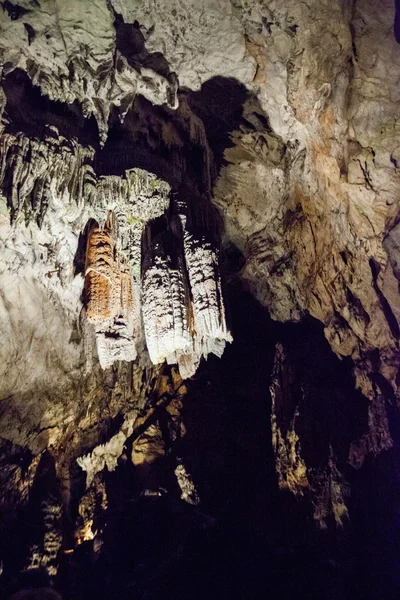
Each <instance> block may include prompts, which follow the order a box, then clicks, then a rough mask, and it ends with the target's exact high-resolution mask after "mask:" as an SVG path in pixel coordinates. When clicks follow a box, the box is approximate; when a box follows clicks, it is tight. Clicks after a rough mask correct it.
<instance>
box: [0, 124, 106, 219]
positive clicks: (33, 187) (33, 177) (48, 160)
mask: <svg viewBox="0 0 400 600" xmlns="http://www.w3.org/2000/svg"><path fill="white" fill-rule="evenodd" d="M50 129H51V128H49V135H48V137H47V138H46V140H44V141H41V140H38V139H35V138H29V137H26V136H25V135H24V134H22V133H18V134H16V135H14V134H10V133H3V134H2V136H1V139H0V186H1V188H2V190H3V193H4V195H5V197H6V199H7V204H8V207H9V209H10V214H11V220H12V221H15V220H16V219H17V217H18V216H19V214H21V213H22V214H23V215H24V217H25V220H26V221H30V220H35V221H37V223H38V224H39V226H41V224H42V223H43V219H44V216H45V214H46V211H47V209H48V206H49V204H50V203H51V198H52V196H55V197H65V195H67V196H68V200H69V199H70V198H71V199H73V200H74V201H75V203H76V204H80V203H83V200H84V199H85V200H87V201H89V202H91V200H92V198H93V195H95V193H96V177H95V174H94V171H93V167H92V163H93V157H94V151H93V149H92V148H89V147H84V146H81V145H80V144H78V143H77V142H76V141H75V140H66V139H65V138H63V137H62V136H58V134H57V133H56V132H55V131H54V132H53V133H54V135H53V136H52V135H50Z"/></svg>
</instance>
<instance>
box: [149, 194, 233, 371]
mask: <svg viewBox="0 0 400 600" xmlns="http://www.w3.org/2000/svg"><path fill="white" fill-rule="evenodd" d="M178 206H179V210H180V211H181V214H179V216H178V215H176V214H175V215H174V216H172V217H171V223H170V225H169V229H168V230H165V231H163V232H162V233H160V234H158V235H155V236H154V238H153V237H152V228H151V227H149V228H148V230H147V238H148V239H146V244H147V246H148V249H147V253H146V256H145V257H144V258H145V260H144V274H143V321H144V327H145V332H146V342H147V347H148V349H149V353H150V358H151V360H152V361H153V363H155V364H157V363H160V362H162V361H163V360H165V359H166V360H167V362H168V363H169V364H176V363H177V364H178V365H179V370H180V373H181V375H182V377H184V378H187V377H191V376H192V375H194V373H195V372H196V369H197V367H198V365H199V362H200V359H201V357H202V356H204V357H205V358H207V356H208V354H210V353H214V354H216V355H217V356H221V354H222V352H223V350H224V348H225V343H226V342H227V341H228V342H229V341H232V337H231V335H230V333H229V331H228V329H227V325H226V319H225V308H224V302H223V297H222V289H221V276H220V271H219V264H218V254H217V249H216V244H214V245H213V243H212V241H211V240H209V239H207V234H206V233H205V232H206V231H207V230H208V228H210V230H212V229H213V222H212V212H210V214H208V215H207V217H208V219H209V220H207V218H206V220H205V222H204V223H203V224H202V228H203V229H200V231H199V233H190V232H189V231H190V230H189V227H190V225H189V226H188V225H187V214H189V215H192V211H194V210H195V209H194V208H193V209H191V208H189V207H188V206H187V204H186V203H184V202H182V201H181V202H179V203H178ZM174 208H175V207H174Z"/></svg>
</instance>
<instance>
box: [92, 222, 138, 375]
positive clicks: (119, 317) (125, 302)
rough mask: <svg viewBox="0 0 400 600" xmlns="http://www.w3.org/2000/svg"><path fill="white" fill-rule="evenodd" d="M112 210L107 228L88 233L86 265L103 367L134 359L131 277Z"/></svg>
mask: <svg viewBox="0 0 400 600" xmlns="http://www.w3.org/2000/svg"><path fill="white" fill-rule="evenodd" d="M111 218H112V215H111V213H109V215H108V217H107V221H106V223H105V225H104V227H92V229H91V230H90V232H89V236H88V242H87V252H86V268H85V306H86V316H87V318H88V320H89V321H90V322H92V323H93V324H94V327H95V330H96V342H97V351H98V356H99V361H100V364H101V366H102V367H103V368H106V367H108V366H110V365H111V364H112V363H113V362H114V361H115V360H127V361H131V360H135V358H136V346H135V340H134V323H133V310H132V308H133V296H132V280H131V273H130V269H129V266H128V265H127V264H126V263H125V262H124V259H123V257H121V256H119V254H118V252H117V249H116V242H115V239H114V237H113V232H112V226H111Z"/></svg>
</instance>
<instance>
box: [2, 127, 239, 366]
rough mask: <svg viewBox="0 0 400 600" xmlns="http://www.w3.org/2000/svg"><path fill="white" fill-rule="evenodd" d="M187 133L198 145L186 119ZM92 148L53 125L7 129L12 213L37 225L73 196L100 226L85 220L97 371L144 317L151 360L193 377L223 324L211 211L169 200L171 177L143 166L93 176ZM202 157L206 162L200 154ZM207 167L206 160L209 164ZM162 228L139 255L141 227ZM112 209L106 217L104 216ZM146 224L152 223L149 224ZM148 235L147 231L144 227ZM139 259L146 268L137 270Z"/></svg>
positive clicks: (131, 340)
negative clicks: (161, 223)
mask: <svg viewBox="0 0 400 600" xmlns="http://www.w3.org/2000/svg"><path fill="white" fill-rule="evenodd" d="M189 121H190V136H191V137H194V138H195V139H196V140H197V141H198V142H199V143H202V144H205V139H204V131H203V129H202V128H201V126H200V124H199V123H197V122H195V121H194V120H193V118H190V119H189ZM93 159H94V150H93V149H92V148H90V147H84V146H82V145H81V144H79V143H78V142H77V141H76V140H74V139H72V140H66V139H65V138H64V137H62V136H61V135H59V133H58V131H57V129H56V127H54V126H51V127H49V128H48V131H47V133H46V135H45V138H44V139H41V140H39V139H36V138H30V137H27V136H25V135H23V134H22V133H17V134H11V133H6V134H4V135H3V136H2V138H1V145H0V186H1V187H2V189H3V193H4V195H5V197H6V200H7V204H8V207H9V208H10V215H11V220H12V221H15V220H17V219H19V217H20V215H23V216H24V218H25V221H26V222H29V221H32V220H36V222H37V223H38V225H39V226H40V227H41V226H42V225H43V223H44V221H45V218H46V214H47V211H48V208H49V206H50V205H52V203H53V202H55V203H56V202H59V201H60V200H61V201H62V202H65V205H66V207H67V206H68V204H69V203H71V202H72V203H74V205H75V207H76V210H77V213H78V214H79V215H82V214H83V211H84V210H86V209H87V207H88V208H89V214H91V216H92V217H94V218H95V219H96V220H97V222H98V223H105V226H104V227H92V229H91V230H90V233H89V236H88V244H87V257H86V269H85V309H86V316H87V319H88V321H89V322H90V323H92V324H93V325H94V328H95V332H96V345H97V353H98V356H99V360H100V364H101V366H102V367H103V368H106V367H108V366H110V365H111V364H112V363H113V362H114V361H116V360H127V361H131V360H134V359H135V358H136V355H137V345H138V344H139V343H140V341H141V339H142V329H143V327H142V315H141V307H142V313H143V325H144V332H145V336H146V342H147V347H148V350H149V354H150V358H151V360H152V362H153V363H154V364H159V363H160V362H163V361H164V360H167V362H168V363H169V364H178V365H179V368H180V370H181V374H182V376H184V377H190V376H192V375H193V374H194V373H195V371H196V369H197V366H198V364H199V362H200V359H201V357H202V356H204V357H207V356H208V354H209V353H211V352H213V353H214V354H216V355H218V356H221V354H222V352H223V350H224V347H225V343H226V341H230V340H231V336H230V333H229V331H228V330H227V327H226V320H225V309H224V304H223V299H222V290H221V278H220V273H219V266H218V251H217V237H218V236H216V235H215V232H214V231H213V230H214V228H215V223H214V215H213V213H212V211H211V209H208V208H207V206H208V204H207V202H206V204H205V205H204V206H203V207H202V208H201V209H199V208H198V207H197V203H192V202H191V203H190V204H191V205H192V204H193V207H192V206H191V208H190V210H189V207H188V203H187V202H186V201H184V202H180V204H179V206H178V210H176V206H175V205H174V207H171V206H170V193H171V188H170V186H169V184H168V183H166V182H165V181H162V180H160V179H158V178H157V177H156V176H155V175H153V174H152V173H148V172H147V171H144V170H142V169H130V170H128V171H126V172H125V177H117V176H104V177H100V178H97V177H96V175H95V172H94V169H93ZM207 160H208V159H207ZM207 169H208V167H207ZM170 208H173V210H172V211H170V213H169V215H168V218H166V219H165V229H166V231H165V235H164V236H163V237H162V236H161V237H160V236H158V237H157V236H156V238H155V239H153V240H151V243H150V246H151V250H150V252H148V253H147V256H146V257H145V258H144V259H142V245H143V244H142V242H143V234H144V232H145V228H146V224H147V223H149V222H153V221H154V220H156V219H157V218H159V217H161V216H162V215H167V211H168V210H169V209H170ZM111 212H112V223H111V216H110V215H111ZM147 231H149V229H148V230H147ZM145 235H147V234H145ZM142 263H143V268H142Z"/></svg>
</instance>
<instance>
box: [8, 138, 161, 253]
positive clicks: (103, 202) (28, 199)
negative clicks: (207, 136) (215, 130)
mask: <svg viewBox="0 0 400 600" xmlns="http://www.w3.org/2000/svg"><path fill="white" fill-rule="evenodd" d="M94 154H95V153H94V149H93V148H91V147H85V146H82V145H81V144H79V143H78V142H77V141H76V140H74V139H71V140H67V139H66V138H64V137H63V136H61V135H59V134H58V132H57V129H56V128H55V127H49V128H48V133H47V136H46V137H45V139H43V140H39V139H36V138H30V137H27V136H25V135H24V134H23V133H18V134H11V133H3V134H2V135H1V138H0V187H1V189H2V190H3V194H4V196H5V197H6V200H7V204H8V207H9V209H10V215H11V221H15V220H16V219H17V218H18V216H19V215H20V214H21V215H23V217H24V219H25V221H26V222H30V221H36V222H37V223H38V224H39V226H41V225H42V223H43V220H44V217H45V215H46V212H47V209H48V207H49V205H50V204H51V202H52V199H54V198H62V199H63V201H64V202H65V204H66V205H67V204H68V203H70V202H73V203H74V204H75V205H76V206H78V207H83V205H84V204H85V205H90V206H91V207H93V209H94V210H95V211H96V214H101V213H103V214H104V218H105V217H106V214H107V212H108V210H113V211H114V212H115V214H116V216H117V226H118V225H121V226H122V227H121V228H118V227H117V229H118V231H117V233H118V235H117V237H118V240H119V241H121V236H122V237H123V235H124V232H125V231H128V230H129V229H131V227H130V225H140V227H141V228H143V227H144V225H145V223H147V222H148V221H149V220H151V219H155V218H156V217H158V216H159V215H161V214H163V213H164V212H165V210H166V209H167V208H168V206H169V193H170V186H169V185H168V184H167V183H166V182H164V181H162V180H160V179H158V178H157V177H156V176H155V175H153V174H152V173H148V172H147V171H143V170H142V169H130V170H128V171H126V172H125V177H116V176H106V177H100V178H97V176H96V174H95V172H94V168H93V160H94ZM127 225H129V227H128V226H127ZM122 246H123V240H122Z"/></svg>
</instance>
